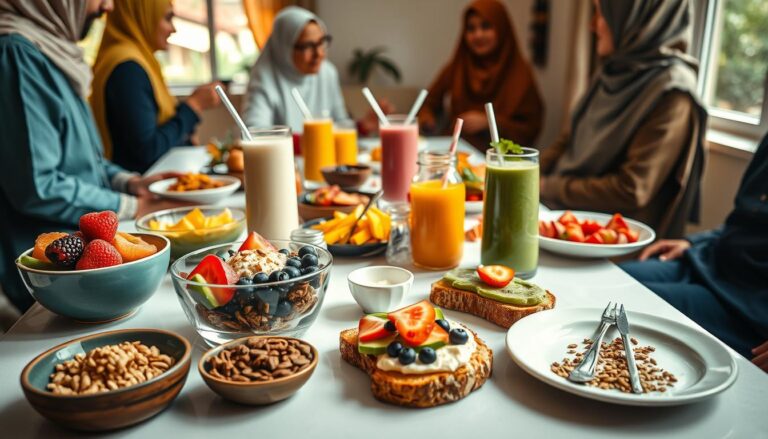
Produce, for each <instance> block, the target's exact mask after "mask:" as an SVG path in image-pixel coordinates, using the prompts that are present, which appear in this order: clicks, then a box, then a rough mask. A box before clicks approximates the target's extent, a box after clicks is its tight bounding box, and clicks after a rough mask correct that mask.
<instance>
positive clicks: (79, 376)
mask: <svg viewBox="0 0 768 439" xmlns="http://www.w3.org/2000/svg"><path fill="white" fill-rule="evenodd" d="M174 363H176V360H175V359H173V358H171V357H169V356H168V355H164V354H161V353H160V350H159V349H158V348H157V347H155V346H152V347H147V346H145V345H143V344H141V342H139V341H133V342H130V341H126V342H123V343H120V344H119V345H108V346H102V347H99V348H95V349H92V350H91V351H89V352H88V353H87V354H77V355H75V357H74V358H73V359H71V360H68V361H65V362H64V363H60V364H57V365H56V367H55V368H54V373H52V374H51V375H50V383H49V384H48V385H47V386H46V388H47V389H48V390H50V391H51V392H53V393H55V394H59V395H86V394H92V393H99V392H108V391H110V390H117V389H120V388H124V387H130V386H133V385H135V384H139V383H143V382H145V381H148V380H150V379H152V378H154V377H156V376H158V375H160V374H162V373H164V372H166V371H167V370H168V369H170V368H171V367H172V366H173V365H174Z"/></svg>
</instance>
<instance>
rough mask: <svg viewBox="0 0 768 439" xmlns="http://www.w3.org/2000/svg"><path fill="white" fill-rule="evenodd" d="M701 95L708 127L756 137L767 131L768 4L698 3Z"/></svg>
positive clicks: (757, 0)
mask: <svg viewBox="0 0 768 439" xmlns="http://www.w3.org/2000/svg"><path fill="white" fill-rule="evenodd" d="M696 6H698V7H700V8H702V11H700V12H701V13H700V14H699V18H700V21H699V23H698V26H697V28H698V30H697V32H696V34H697V35H700V52H699V53H700V56H701V60H702V62H701V65H702V75H701V81H700V91H701V96H702V97H703V99H704V102H705V103H706V105H707V106H708V109H709V112H710V116H711V125H712V126H713V127H714V128H716V129H720V130H724V131H729V132H732V133H735V134H741V135H746V136H749V137H755V138H757V137H760V136H762V135H763V134H764V133H765V131H766V130H768V99H766V91H767V89H768V33H767V32H765V24H766V23H768V2H766V1H765V0H708V1H699V2H697V3H696Z"/></svg>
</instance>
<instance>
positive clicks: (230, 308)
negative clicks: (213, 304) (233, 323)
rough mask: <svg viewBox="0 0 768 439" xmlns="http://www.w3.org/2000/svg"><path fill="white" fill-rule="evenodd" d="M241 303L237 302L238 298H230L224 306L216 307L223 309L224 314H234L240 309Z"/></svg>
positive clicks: (217, 309) (218, 309) (219, 309)
mask: <svg viewBox="0 0 768 439" xmlns="http://www.w3.org/2000/svg"><path fill="white" fill-rule="evenodd" d="M240 308H241V306H240V304H239V303H238V302H237V300H234V299H232V300H230V301H229V302H227V303H226V304H225V305H224V306H220V307H218V308H216V311H221V312H223V313H224V314H227V315H230V316H234V315H235V313H236V312H237V311H240Z"/></svg>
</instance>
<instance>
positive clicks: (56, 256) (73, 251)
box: [45, 235, 85, 268]
mask: <svg viewBox="0 0 768 439" xmlns="http://www.w3.org/2000/svg"><path fill="white" fill-rule="evenodd" d="M84 247H85V243H84V242H83V240H82V239H81V238H80V237H78V236H75V235H67V236H65V237H63V238H59V239H57V240H55V241H53V242H52V243H51V244H50V245H49V246H48V247H47V248H46V249H45V256H46V257H48V259H50V260H51V262H53V263H54V265H56V266H57V267H61V268H73V267H74V266H75V264H77V260H78V259H80V256H82V255H83V248H84Z"/></svg>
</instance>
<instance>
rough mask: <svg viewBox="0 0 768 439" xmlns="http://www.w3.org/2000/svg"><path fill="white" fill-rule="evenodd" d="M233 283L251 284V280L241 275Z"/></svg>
mask: <svg viewBox="0 0 768 439" xmlns="http://www.w3.org/2000/svg"><path fill="white" fill-rule="evenodd" d="M235 285H253V282H252V281H251V279H250V278H247V277H241V278H240V279H238V280H237V282H236V283H235Z"/></svg>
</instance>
